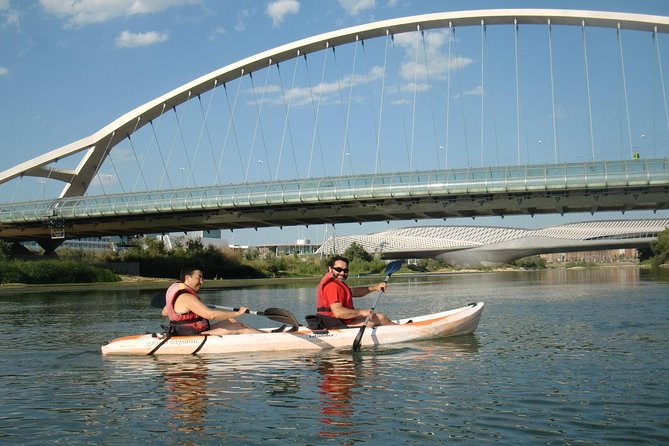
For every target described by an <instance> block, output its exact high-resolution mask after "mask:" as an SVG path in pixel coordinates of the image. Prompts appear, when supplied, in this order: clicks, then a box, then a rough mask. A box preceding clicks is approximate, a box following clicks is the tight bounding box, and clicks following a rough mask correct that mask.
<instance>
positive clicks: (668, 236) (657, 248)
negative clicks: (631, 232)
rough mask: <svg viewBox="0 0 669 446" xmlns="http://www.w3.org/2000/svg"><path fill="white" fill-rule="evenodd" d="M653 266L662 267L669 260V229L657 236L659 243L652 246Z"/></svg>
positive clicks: (656, 242)
mask: <svg viewBox="0 0 669 446" xmlns="http://www.w3.org/2000/svg"><path fill="white" fill-rule="evenodd" d="M651 249H652V250H653V256H654V257H653V266H660V265H662V264H664V263H666V262H667V260H669V228H666V229H665V230H664V231H662V232H660V233H659V234H657V241H655V242H653V243H652V245H651Z"/></svg>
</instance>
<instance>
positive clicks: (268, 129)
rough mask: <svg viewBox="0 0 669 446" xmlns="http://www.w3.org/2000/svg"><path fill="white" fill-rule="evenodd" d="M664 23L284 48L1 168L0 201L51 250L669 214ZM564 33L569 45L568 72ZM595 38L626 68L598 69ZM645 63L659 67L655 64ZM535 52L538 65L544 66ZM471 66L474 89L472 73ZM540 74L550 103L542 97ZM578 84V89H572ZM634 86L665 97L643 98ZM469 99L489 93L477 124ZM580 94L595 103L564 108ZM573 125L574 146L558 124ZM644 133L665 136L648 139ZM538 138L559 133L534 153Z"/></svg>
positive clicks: (503, 25) (315, 40) (502, 17)
mask: <svg viewBox="0 0 669 446" xmlns="http://www.w3.org/2000/svg"><path fill="white" fill-rule="evenodd" d="M456 32H457V33H458V36H457V38H456ZM563 32H564V33H563ZM668 32H669V18H667V17H661V16H649V15H640V14H623V13H615V12H603V11H575V10H548V9H538V10H532V9H517V10H513V9H510V10H507V9H505V10H481V11H459V12H448V13H436V14H427V15H421V16H412V17H404V18H399V19H393V20H386V21H382V22H375V23H370V24H365V25H361V26H356V27H352V28H347V29H343V30H339V31H333V32H328V33H325V34H321V35H318V36H314V37H311V38H307V39H303V40H300V41H296V42H293V43H290V44H286V45H282V46H279V47H277V48H274V49H272V50H268V51H265V52H262V53H260V54H257V55H255V56H251V57H249V58H246V59H243V60H240V61H238V62H235V63H233V64H230V65H228V66H225V67H223V68H221V69H219V70H216V71H214V72H212V73H209V74H207V75H204V76H202V77H200V78H198V79H195V80H193V81H191V82H189V83H187V84H185V85H183V86H181V87H178V88H176V89H175V90H173V91H171V92H169V93H167V94H165V95H163V96H160V97H158V98H156V99H154V100H152V101H150V102H148V103H146V104H144V105H142V106H140V107H137V108H136V109H134V110H132V111H130V112H128V113H126V114H124V115H123V116H121V117H119V118H118V119H116V120H114V121H113V122H111V123H109V124H108V125H106V126H105V127H103V128H101V129H100V130H98V131H97V132H95V133H93V134H91V135H90V136H87V137H84V138H82V139H80V140H78V141H75V142H72V143H71V144H67V145H65V146H63V147H60V148H58V149H55V150H52V151H48V152H46V153H44V154H43V155H40V156H38V157H36V158H34V159H32V160H29V161H26V162H23V163H20V164H19V165H17V166H14V167H12V168H9V169H7V170H5V171H3V172H0V185H2V186H3V188H5V187H6V188H7V189H6V190H9V191H13V192H10V193H6V195H10V198H9V199H8V200H7V201H6V202H5V203H2V204H0V238H2V239H4V240H8V241H24V240H36V241H38V243H40V244H41V245H42V246H43V247H45V249H46V250H51V249H54V248H55V247H56V246H58V245H59V244H60V243H61V242H62V240H64V239H67V238H80V237H90V236H102V235H111V234H118V235H123V234H145V233H161V232H163V233H164V232H172V231H183V230H198V229H214V228H221V229H237V228H263V227H271V226H278V227H283V226H291V225H314V224H323V223H326V224H336V223H345V222H360V223H362V222H368V221H384V220H385V221H390V220H418V219H428V218H430V219H431V218H453V217H456V218H457V217H477V216H491V215H493V216H502V217H503V216H505V215H519V214H521V215H535V214H542V213H559V214H564V213H571V212H590V213H593V214H594V213H595V212H603V211H618V212H623V213H624V212H627V211H637V210H652V211H658V210H664V209H668V208H669V199H668V197H669V167H668V163H669V161H668V160H667V158H666V156H667V155H668V154H669V108H668V107H667V102H668V101H667V95H666V91H665V90H666V86H665V80H664V69H663V64H662V56H663V54H664V53H663V49H662V47H663V44H664V43H665V42H664V39H665V38H666V34H667V33H668ZM569 33H571V34H569ZM574 35H575V36H576V38H575V39H574ZM538 37H540V38H541V39H542V40H543V41H544V42H545V45H544V46H543V47H541V48H535V46H536V45H534V43H535V42H536V41H537V39H538ZM644 39H645V40H644ZM558 41H559V42H560V43H561V44H564V45H567V43H565V42H568V45H570V46H569V48H571V50H569V51H566V52H565V54H563V55H562V57H563V59H562V60H561V63H558V62H559V57H558V55H557V54H555V53H556V52H557V51H555V50H556V49H557V46H558V45H557V42H558ZM467 42H469V43H467ZM498 42H506V43H505V45H507V46H505V47H502V48H500V49H499V50H496V45H498ZM603 42H604V43H603ZM499 44H500V45H502V43H499ZM605 44H608V45H609V48H608V49H607V48H606V45H605ZM446 45H447V50H448V52H447V53H446V48H445V46H446ZM592 47H595V49H596V51H597V52H598V56H602V55H604V54H605V53H606V51H610V52H611V54H612V55H614V56H615V57H614V58H613V60H614V61H616V62H615V63H614V64H613V65H612V66H606V64H605V63H604V62H601V60H602V59H603V58H602V57H597V61H598V62H597V64H593V61H592V60H591V59H592V56H591V53H590V52H589V48H590V51H592ZM496 54H505V55H506V56H507V57H505V59H506V65H502V61H501V60H500V58H499V57H496V56H495V55H496ZM641 54H643V55H645V56H648V57H647V59H646V60H647V61H651V62H645V63H644V64H641V68H639V64H638V63H636V62H638V61H637V59H638V58H639V57H640V55H641ZM512 55H513V56H512ZM625 56H627V57H628V58H632V59H633V60H634V61H635V63H633V64H629V63H625ZM665 58H666V54H665ZM360 60H362V62H360ZM528 61H531V62H532V63H535V62H536V61H542V62H541V64H540V65H541V67H542V68H543V69H544V75H539V74H536V71H537V70H536V67H533V68H530V67H528V66H527V64H528V63H529V62H528ZM291 64H292V65H291ZM474 65H477V66H478V67H479V68H480V70H479V73H478V76H477V79H476V83H475V84H474V88H473V89H469V90H467V89H466V88H463V84H464V82H463V80H462V77H463V76H464V74H468V75H469V76H468V78H470V77H472V76H473V75H472V73H471V71H467V70H468V69H469V68H468V67H471V66H474ZM491 66H492V68H491ZM286 67H288V68H289V69H290V70H289V72H285V70H286ZM326 68H330V70H329V71H328V70H327V69H326ZM282 69H283V70H284V71H282ZM312 71H313V72H312ZM575 71H579V72H580V73H581V74H580V75H576V74H575V73H574V72H575ZM649 72H650V73H652V76H651V81H649V76H648V74H647V73H649ZM342 73H345V74H342ZM612 73H613V74H612ZM643 73H645V74H643ZM288 74H290V76H287V75H288ZM595 75H602V76H609V77H610V76H614V77H616V76H617V77H618V78H619V81H620V82H619V85H620V87H619V89H618V92H617V93H618V94H619V96H620V97H621V99H622V100H621V101H620V104H621V105H620V107H619V109H618V110H616V112H617V116H616V117H615V118H613V117H612V116H611V110H609V108H610V107H608V105H607V106H604V107H602V106H601V105H600V106H598V101H600V100H602V99H601V98H600V97H599V96H598V95H610V94H611V91H610V90H606V91H598V90H597V88H598V85H599V83H600V81H599V78H594V76H595ZM316 76H318V78H319V81H318V82H317V84H316V85H314V77H316ZM263 77H264V79H263ZM286 77H288V78H290V79H291V81H290V84H289V85H290V86H287V85H286V84H287V81H286ZM527 78H529V80H525V79H527ZM537 79H540V80H542V82H543V85H542V86H540V87H539V88H541V91H543V93H545V94H543V95H536V94H533V92H534V88H536V86H535V85H533V82H532V81H537ZM575 79H578V82H580V84H581V88H580V90H579V91H578V92H571V91H570V92H568V94H564V96H561V95H560V93H561V92H562V91H566V90H567V89H568V88H567V86H570V85H571V84H574V83H576V81H575ZM561 80H562V83H560V81H561ZM258 81H261V85H258V84H259V82H258ZM523 81H524V82H523ZM547 81H549V82H547ZM456 85H457V86H456ZM561 85H562V87H561V89H559V88H558V87H559V86H561ZM221 87H222V88H221ZM638 91H643V92H645V94H646V95H647V96H652V97H654V98H661V100H658V101H657V102H658V104H655V102H653V104H652V107H649V104H648V103H647V102H645V101H639V102H638V104H636V105H637V106H636V107H634V106H635V102H637V101H635V100H634V96H635V95H632V94H631V93H632V92H638ZM548 93H550V94H548ZM495 95H498V96H495ZM221 96H222V97H221ZM630 96H632V99H630ZM468 97H476V98H478V99H477V101H478V103H477V104H476V105H477V106H478V109H479V110H478V113H477V114H476V117H475V118H473V119H467V115H468V114H469V115H471V112H470V109H471V108H472V107H473V104H472V103H471V101H469V100H468V99H467V98H468ZM561 97H562V100H560V98H561ZM436 98H438V99H439V100H438V101H437V100H436ZM500 98H501V99H502V102H503V103H504V104H505V105H506V107H505V109H506V110H505V112H504V113H501V114H500V113H499V111H497V110H496V106H498V105H496V104H497V101H499V99H500ZM549 98H550V100H548V99H549ZM573 101H579V102H580V103H581V105H582V107H581V109H580V111H579V112H574V113H572V115H573V116H570V117H567V116H564V114H561V113H560V106H561V104H571V102H573ZM359 104H362V105H359ZM662 105H663V107H662ZM651 109H652V110H651ZM598 110H599V111H600V113H601V114H599V115H598V114H595V113H594V112H596V111H598ZM614 114H615V113H614ZM569 118H571V119H573V120H574V121H576V122H577V123H578V127H577V128H578V132H577V133H578V135H577V137H575V136H574V135H573V134H572V133H573V132H569V133H566V132H564V131H561V128H563V127H566V121H567V120H568V119H569ZM597 119H600V120H601V122H602V124H601V125H600V126H599V127H597V126H595V122H596V121H597ZM558 124H560V125H558ZM600 128H601V130H600ZM639 128H643V129H646V128H648V129H651V128H652V129H653V131H652V134H651V133H649V135H648V137H647V136H646V135H645V134H642V135H641V137H640V139H639V137H637V136H636V135H637V134H638V133H639V132H638V131H637V129H639ZM536 129H541V132H542V133H541V134H545V135H552V138H548V139H550V140H551V141H550V142H549V141H548V139H547V141H546V144H543V140H539V142H538V145H537V144H535V143H530V142H529V139H530V137H528V135H530V134H532V132H534V131H535V130H536ZM613 129H615V131H611V130H613ZM615 134H618V135H619V136H618V138H614V137H613V135H615ZM474 135H476V137H474ZM565 141H567V143H565ZM475 146H476V147H475ZM500 147H501V150H500ZM640 153H641V154H640ZM658 155H659V156H658ZM476 158H478V161H474V159H476ZM639 158H640V159H639ZM476 164H478V165H476ZM356 170H360V172H356ZM29 177H37V178H40V179H41V180H40V182H41V184H42V188H41V190H37V191H36V192H37V194H38V195H39V194H40V193H41V195H42V196H41V197H39V196H38V197H35V196H34V195H35V194H33V196H32V197H27V198H20V197H19V196H20V195H22V194H23V193H24V192H25V190H26V189H33V192H35V191H34V189H36V188H34V187H31V188H26V187H24V186H25V185H24V184H23V181H24V179H25V178H29ZM59 184H60V185H61V186H62V189H60V190H58V189H57V186H58V185H59ZM38 189H39V188H38ZM47 190H48V191H49V192H50V193H51V192H53V191H55V192H56V194H55V195H56V196H54V197H53V198H49V199H47V197H46V195H47Z"/></svg>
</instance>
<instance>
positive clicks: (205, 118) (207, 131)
mask: <svg viewBox="0 0 669 446" xmlns="http://www.w3.org/2000/svg"><path fill="white" fill-rule="evenodd" d="M217 85H218V79H214V87H213V88H212V89H211V96H209V103H208V104H207V112H206V113H205V112H204V109H203V108H202V100H201V99H200V95H197V98H198V100H199V102H200V111H201V112H202V116H203V119H204V123H203V128H204V130H205V132H206V133H207V141H209V152H210V153H211V159H212V161H213V163H214V164H212V166H213V165H216V154H215V153H214V144H213V143H212V142H211V134H210V133H209V125H208V124H207V121H208V118H209V112H210V111H211V104H212V103H213V101H214V93H215V92H216V86H217ZM200 135H202V130H200ZM199 145H200V143H199V141H198V146H199ZM193 162H195V159H193ZM219 182H220V178H219V175H218V172H216V184H218V183H219Z"/></svg>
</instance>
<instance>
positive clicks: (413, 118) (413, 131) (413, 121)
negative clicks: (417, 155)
mask: <svg viewBox="0 0 669 446" xmlns="http://www.w3.org/2000/svg"><path fill="white" fill-rule="evenodd" d="M416 30H417V31H420V25H416ZM414 41H415V46H414V47H413V50H414V51H415V52H416V57H415V58H414V63H413V104H412V107H411V145H410V146H409V171H412V170H413V148H414V139H415V135H416V95H417V93H418V86H417V85H416V84H417V83H418V53H419V51H418V39H417V38H415V39H414Z"/></svg>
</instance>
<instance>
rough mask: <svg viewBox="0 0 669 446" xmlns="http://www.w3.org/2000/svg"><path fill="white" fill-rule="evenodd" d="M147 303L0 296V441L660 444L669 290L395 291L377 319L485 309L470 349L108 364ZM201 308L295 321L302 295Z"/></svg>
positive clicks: (578, 285)
mask: <svg viewBox="0 0 669 446" xmlns="http://www.w3.org/2000/svg"><path fill="white" fill-rule="evenodd" d="M315 285H316V284H315V283H314V286H315ZM150 297H151V292H148V291H147V292H145V293H143V292H141V291H105V292H97V293H91V292H85V293H74V292H61V293H55V292H49V293H48V294H40V293H29V294H21V295H11V296H3V297H0V302H1V303H2V306H3V309H4V314H5V323H3V324H2V325H0V354H2V358H3V360H2V362H0V394H1V395H2V404H1V405H0V443H5V444H34V445H44V444H68V445H87V444H91V445H93V444H96V445H97V444H119V445H120V444H125V445H127V444H141V443H146V444H165V445H174V444H185V445H191V444H197V445H203V444H268V443H269V444H285V443H287V442H288V441H291V442H295V443H297V444H321V443H333V444H360V443H368V444H378V443H380V442H384V443H386V444H423V443H426V442H456V443H461V444H486V443H500V444H528V445H530V444H532V445H534V444H601V445H610V444H635V445H636V444H658V445H659V444H667V443H669V421H667V420H669V417H667V414H668V413H669V382H668V381H669V379H668V378H667V376H669V373H668V372H669V370H668V368H669V359H668V358H669V308H668V305H667V304H668V303H669V302H668V301H669V281H668V280H666V278H662V277H656V276H651V275H648V274H645V273H643V274H642V272H640V271H639V270H638V269H637V268H620V269H613V268H610V269H592V270H556V271H543V272H510V273H470V274H449V275H444V276H429V277H410V278H406V277H401V276H393V278H392V280H391V284H390V288H389V292H388V293H387V294H385V295H384V296H383V297H382V299H381V302H380V303H379V306H378V310H380V311H383V312H385V313H386V314H389V315H391V316H393V317H408V316H412V315H416V314H422V313H428V312H434V311H439V310H443V309H448V308H453V307H457V306H462V305H465V304H467V303H469V302H474V301H484V302H485V303H486V308H485V309H484V312H483V316H482V318H481V323H480V326H479V329H478V330H477V332H476V333H475V334H474V335H472V336H464V337H459V338H453V339H443V340H437V341H428V342H417V343H412V344H402V345H397V346H393V347H384V348H378V349H372V350H365V351H363V352H361V353H359V354H352V353H351V352H350V351H348V350H342V351H329V352H322V353H303V352H293V353H281V354H272V355H257V354H256V355H250V354H239V355H228V356H223V357H220V356H204V357H193V356H184V357H170V358H165V357H139V358H135V357H102V356H101V355H100V350H99V349H100V346H101V345H102V344H103V343H104V342H106V341H108V340H109V339H112V338H114V337H117V336H121V335H125V334H131V333H141V332H146V331H155V330H156V329H158V328H159V325H160V323H161V322H162V321H163V320H162V318H161V317H160V315H159V310H156V309H154V308H151V307H150V306H149V304H148V302H149V300H150ZM203 297H204V298H205V300H207V301H208V302H210V303H214V304H219V305H228V306H237V305H246V306H248V307H250V308H253V309H264V308H266V307H281V308H286V309H289V310H290V311H293V312H294V313H295V314H296V315H298V316H299V317H302V316H303V315H304V314H307V313H311V312H313V304H314V289H313V288H311V287H301V288H288V287H280V286H277V287H267V286H265V287H262V288H240V289H224V290H205V292H204V293H203ZM375 297H376V295H370V296H368V297H366V298H362V299H357V300H356V301H357V302H359V306H363V305H367V306H369V305H371V303H372V302H373V301H374V299H375ZM244 321H245V322H247V323H251V324H255V325H257V326H272V325H274V324H275V323H274V322H272V321H269V320H266V319H264V318H260V317H252V316H245V317H244Z"/></svg>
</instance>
